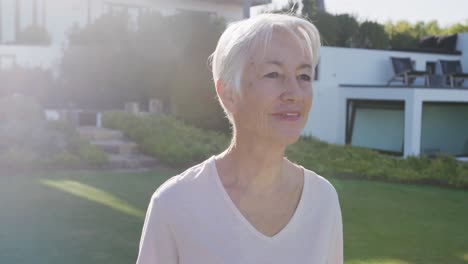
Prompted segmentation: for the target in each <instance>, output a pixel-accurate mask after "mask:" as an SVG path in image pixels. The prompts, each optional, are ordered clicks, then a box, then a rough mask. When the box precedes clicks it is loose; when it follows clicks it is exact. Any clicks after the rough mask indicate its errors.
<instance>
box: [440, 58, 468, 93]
mask: <svg viewBox="0 0 468 264" xmlns="http://www.w3.org/2000/svg"><path fill="white" fill-rule="evenodd" d="M439 62H440V66H441V68H442V73H443V74H444V76H446V80H447V82H448V84H449V85H450V86H451V87H454V86H462V85H463V82H464V81H465V79H468V73H466V72H463V69H462V65H461V62H460V61H459V60H440V61H439Z"/></svg>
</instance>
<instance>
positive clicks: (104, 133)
mask: <svg viewBox="0 0 468 264" xmlns="http://www.w3.org/2000/svg"><path fill="white" fill-rule="evenodd" d="M78 133H79V134H80V136H81V137H82V138H84V139H86V140H118V139H123V138H124V135H123V133H122V132H121V131H118V130H112V129H107V128H102V127H87V126H84V127H78Z"/></svg>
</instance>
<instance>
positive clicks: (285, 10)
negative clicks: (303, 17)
mask: <svg viewBox="0 0 468 264" xmlns="http://www.w3.org/2000/svg"><path fill="white" fill-rule="evenodd" d="M260 12H261V13H270V14H297V13H298V12H299V3H297V2H294V1H293V0H289V1H288V3H287V4H286V5H285V6H283V7H281V8H280V9H272V10H271V9H268V8H265V9H263V10H261V11H260Z"/></svg>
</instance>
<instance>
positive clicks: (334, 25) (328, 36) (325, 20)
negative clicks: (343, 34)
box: [310, 12, 338, 46]
mask: <svg viewBox="0 0 468 264" xmlns="http://www.w3.org/2000/svg"><path fill="white" fill-rule="evenodd" d="M310 19H311V21H312V23H314V25H315V26H316V27H317V29H318V31H319V32H320V38H321V40H322V43H323V44H324V45H326V46H336V45H337V37H338V35H337V32H338V21H337V19H336V17H335V16H334V15H331V14H329V13H326V12H318V13H316V14H315V15H314V16H312V17H311V18H310Z"/></svg>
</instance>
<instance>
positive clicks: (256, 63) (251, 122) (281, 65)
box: [233, 30, 313, 146]
mask: <svg viewBox="0 0 468 264" xmlns="http://www.w3.org/2000/svg"><path fill="white" fill-rule="evenodd" d="M304 43H305V41H304V42H303V43H300V42H299V41H298V40H297V38H295V37H294V36H293V35H292V34H291V33H289V32H287V31H285V30H275V31H274V32H273V35H272V39H271V42H270V43H269V46H268V47H267V49H266V51H265V56H264V57H263V56H262V55H263V48H258V49H257V50H254V52H253V55H252V56H251V57H250V58H249V59H248V61H247V64H246V66H245V68H244V75H243V79H242V82H241V83H242V87H241V90H242V91H241V95H239V97H238V99H237V100H235V109H236V110H235V111H234V113H233V117H234V120H235V123H236V129H237V131H238V134H239V135H241V136H242V135H249V136H251V137H255V138H257V139H265V140H266V141H267V142H271V143H272V144H280V145H284V146H287V145H289V144H292V143H294V142H295V141H297V139H298V138H299V136H300V133H301V131H302V129H303V128H304V126H305V123H306V122H307V117H308V114H309V110H310V107H311V104H312V80H313V77H312V71H313V69H312V66H311V57H310V54H308V53H309V52H308V51H306V49H304V46H305V45H304Z"/></svg>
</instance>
